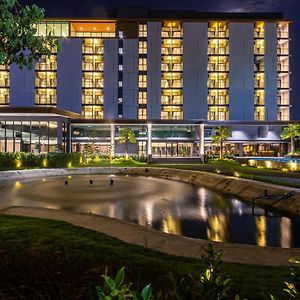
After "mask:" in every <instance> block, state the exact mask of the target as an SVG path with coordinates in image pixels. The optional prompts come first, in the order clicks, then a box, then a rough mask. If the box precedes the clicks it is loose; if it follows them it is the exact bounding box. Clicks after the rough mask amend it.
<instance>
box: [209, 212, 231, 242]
mask: <svg viewBox="0 0 300 300" xmlns="http://www.w3.org/2000/svg"><path fill="white" fill-rule="evenodd" d="M208 223H209V227H208V229H207V237H208V239H210V240H211V241H215V242H227V241H228V233H229V230H228V218H226V216H225V215H223V214H219V215H212V216H210V217H209V220H208Z"/></svg>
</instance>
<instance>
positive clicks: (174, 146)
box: [152, 142, 196, 157]
mask: <svg viewBox="0 0 300 300" xmlns="http://www.w3.org/2000/svg"><path fill="white" fill-rule="evenodd" d="M152 156H153V157H193V156H196V153H193V143H182V142H157V143H152Z"/></svg>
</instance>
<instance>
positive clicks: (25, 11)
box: [0, 0, 58, 69]
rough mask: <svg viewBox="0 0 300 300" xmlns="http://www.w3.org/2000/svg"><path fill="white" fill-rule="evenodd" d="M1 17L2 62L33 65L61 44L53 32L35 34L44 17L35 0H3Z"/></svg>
mask: <svg viewBox="0 0 300 300" xmlns="http://www.w3.org/2000/svg"><path fill="white" fill-rule="evenodd" d="M0 19H1V22H0V36H1V38H0V65H4V66H7V67H8V66H10V65H12V64H17V65H18V66H19V67H20V68H22V67H27V68H29V69H32V67H33V62H34V61H35V60H39V59H40V58H41V57H42V55H47V56H49V55H50V54H51V49H53V48H54V47H56V46H58V42H57V39H54V38H53V37H51V36H50V35H48V36H38V35H37V34H36V33H37V27H38V24H39V23H40V22H41V21H42V20H43V19H44V10H43V9H41V8H39V7H38V6H37V5H36V4H33V5H32V6H28V5H26V6H21V5H20V4H19V3H18V1H17V0H1V1H0ZM25 50H26V51H25Z"/></svg>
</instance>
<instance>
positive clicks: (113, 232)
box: [0, 206, 300, 266]
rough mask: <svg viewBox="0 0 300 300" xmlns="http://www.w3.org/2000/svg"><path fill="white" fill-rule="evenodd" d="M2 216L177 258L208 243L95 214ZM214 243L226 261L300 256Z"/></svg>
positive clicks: (270, 261)
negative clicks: (45, 222)
mask: <svg viewBox="0 0 300 300" xmlns="http://www.w3.org/2000/svg"><path fill="white" fill-rule="evenodd" d="M0 214H1V215H13V216H25V217H34V218H42V219H51V220H58V221H65V222H68V223H70V224H73V225H75V226H80V227H84V228H87V229H91V230H95V231H97V232H101V233H105V234H107V235H109V236H112V237H115V238H117V239H119V240H122V241H124V242H126V243H130V244H135V245H139V246H143V247H146V248H149V249H152V250H155V251H160V252H163V253H167V254H172V255H177V256H186V257H192V258H199V257H200V256H201V253H202V249H203V247H204V246H205V245H207V244H208V241H206V240H200V239H193V238H187V237H182V236H177V235H172V234H167V233H163V232H160V231H157V230H154V229H152V228H148V227H144V226H141V225H136V224H132V223H129V222H125V221H121V220H118V219H114V218H109V217H103V216H98V215H93V214H86V213H72V212H68V211H62V210H54V209H47V208H33V207H17V206H16V207H7V208H2V209H0ZM212 244H213V245H214V247H215V249H216V250H222V251H223V252H224V260H225V261H226V262H235V263H243V264H255V265H261V266H288V265H289V263H288V260H289V259H290V258H291V257H300V249H299V248H293V249H283V248H274V247H258V246H254V245H242V244H230V243H218V242H212Z"/></svg>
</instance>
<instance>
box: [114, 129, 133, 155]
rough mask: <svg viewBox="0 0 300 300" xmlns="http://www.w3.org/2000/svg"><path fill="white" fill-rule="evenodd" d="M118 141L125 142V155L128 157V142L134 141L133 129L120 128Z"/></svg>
mask: <svg viewBox="0 0 300 300" xmlns="http://www.w3.org/2000/svg"><path fill="white" fill-rule="evenodd" d="M118 143H119V144H125V153H126V157H128V143H136V137H135V134H134V131H133V130H132V129H131V128H121V129H120V131H119V140H118Z"/></svg>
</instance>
